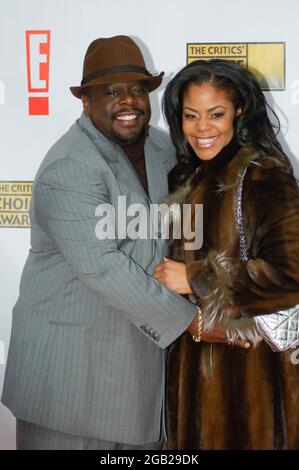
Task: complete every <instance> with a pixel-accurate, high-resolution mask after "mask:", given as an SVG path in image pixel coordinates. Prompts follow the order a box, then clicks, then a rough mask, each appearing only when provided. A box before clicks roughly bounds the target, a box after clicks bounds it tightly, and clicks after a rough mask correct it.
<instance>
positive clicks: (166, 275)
mask: <svg viewBox="0 0 299 470" xmlns="http://www.w3.org/2000/svg"><path fill="white" fill-rule="evenodd" d="M153 278H154V279H157V280H158V281H160V282H162V284H164V285H165V286H166V287H168V288H169V289H171V290H173V291H174V292H177V294H192V290H191V287H190V284H189V282H188V278H187V269H186V265H185V264H184V263H179V262H178V261H173V260H171V259H169V258H166V256H164V263H161V264H158V266H156V267H155V269H154V273H153Z"/></svg>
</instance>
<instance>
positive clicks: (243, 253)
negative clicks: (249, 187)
mask: <svg viewBox="0 0 299 470" xmlns="http://www.w3.org/2000/svg"><path fill="white" fill-rule="evenodd" d="M245 175H246V168H245V170H244V172H243V174H242V176H241V178H240V181H239V184H238V186H237V188H236V194H235V198H236V203H235V211H236V220H237V226H238V233H239V243H240V259H241V261H248V260H249V256H248V248H247V240H246V236H245V229H244V219H243V210H242V199H243V183H244V178H245Z"/></svg>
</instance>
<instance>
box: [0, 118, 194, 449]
mask: <svg viewBox="0 0 299 470" xmlns="http://www.w3.org/2000/svg"><path fill="white" fill-rule="evenodd" d="M145 159H146V167H147V174H148V180H149V195H150V198H149V197H148V196H147V195H146V193H145V191H144V189H143V187H142V185H141V183H140V181H139V179H138V176H137V174H136V172H135V170H134V169H133V167H132V165H131V164H130V162H129V160H128V159H127V157H126V156H125V155H124V154H123V153H122V151H121V150H120V148H119V147H118V146H117V145H115V144H113V143H112V142H110V141H109V140H108V139H106V138H105V137H104V136H102V135H101V134H100V133H99V132H98V131H97V130H96V129H95V128H94V127H93V125H92V123H91V121H90V119H89V118H87V117H85V116H81V118H80V119H79V121H77V122H76V123H75V124H74V125H73V126H72V127H71V129H70V130H69V131H68V132H67V134H65V135H64V136H63V137H62V138H61V139H60V140H59V141H58V142H57V143H56V144H55V145H54V146H53V147H52V149H51V150H50V151H49V153H48V154H47V156H46V158H45V160H44V161H43V163H42V165H41V167H40V169H39V171H38V174H37V177H36V179H35V183H34V190H33V196H32V203H31V208H30V217H31V225H32V228H31V250H30V253H29V256H28V259H27V261H26V264H25V267H24V271H23V274H22V278H21V285H20V295H19V298H18V301H17V303H16V305H15V307H14V311H13V323H12V335H11V343H10V348H9V354H8V361H7V369H6V377H5V382H4V389H3V396H2V401H3V403H4V404H6V405H7V406H8V407H9V408H10V409H11V411H12V412H13V413H14V415H15V416H17V417H18V418H19V419H21V420H24V421H27V422H31V423H35V424H38V425H40V426H45V427H47V428H51V429H55V430H57V431H60V432H64V433H68V434H73V435H76V436H86V437H89V438H96V439H101V440H105V441H113V442H122V443H127V444H133V445H136V444H143V443H146V442H155V441H158V440H159V436H160V431H161V407H162V401H163V394H164V351H163V349H164V348H166V347H167V346H168V345H169V344H170V343H171V342H172V341H173V340H174V339H175V338H176V337H178V336H179V335H180V334H181V333H182V332H183V331H184V330H185V329H186V327H187V325H188V324H189V323H190V322H191V320H192V318H193V317H194V314H195V311H194V310H195V308H194V305H192V304H190V303H189V302H188V301H186V300H185V299H184V298H182V297H180V296H178V295H176V294H174V293H172V292H170V291H169V290H168V289H166V288H164V287H163V286H162V285H161V284H160V283H159V282H157V281H155V280H153V279H152V278H151V276H150V274H151V272H152V269H153V267H154V266H155V265H156V264H158V263H159V262H160V261H161V259H162V256H163V254H166V248H167V247H166V244H165V241H164V240H161V239H158V240H150V239H146V240H141V239H137V240H131V239H116V240H108V239H107V240H98V239H97V238H96V236H95V227H96V223H97V222H98V218H97V217H96V216H95V209H96V207H97V206H98V205H99V204H100V203H109V204H112V205H113V207H114V208H115V210H116V215H118V214H117V196H120V195H123V196H126V197H127V204H128V205H129V204H130V203H142V204H143V205H144V206H145V207H146V208H147V210H148V211H149V204H150V203H151V202H158V201H159V199H161V198H162V197H164V196H165V195H166V193H167V172H168V171H169V169H170V168H171V166H172V165H173V164H174V156H173V153H172V150H171V148H170V144H169V141H168V137H167V136H165V134H163V133H162V132H160V131H158V130H156V129H154V128H150V132H149V137H148V139H147V142H146V146H145Z"/></svg>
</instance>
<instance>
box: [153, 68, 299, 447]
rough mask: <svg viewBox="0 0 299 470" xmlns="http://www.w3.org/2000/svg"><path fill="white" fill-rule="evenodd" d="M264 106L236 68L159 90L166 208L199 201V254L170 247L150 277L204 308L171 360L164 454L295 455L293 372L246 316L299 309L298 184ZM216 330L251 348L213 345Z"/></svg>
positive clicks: (297, 411)
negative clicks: (170, 163) (167, 164)
mask: <svg viewBox="0 0 299 470" xmlns="http://www.w3.org/2000/svg"><path fill="white" fill-rule="evenodd" d="M267 107H268V105H267V103H266V100H265V97H264V96H263V93H262V91H261V89H260V86H259V84H258V82H257V80H256V79H255V77H254V75H253V74H252V73H251V72H249V71H248V70H246V69H245V68H243V67H241V66H239V65H238V64H236V63H233V62H231V61H224V60H216V59H215V60H211V61H201V60H199V61H196V62H193V63H191V64H190V65H188V66H186V67H185V68H184V69H182V70H181V71H180V72H179V73H178V74H177V75H176V76H175V77H174V79H173V80H172V81H171V82H170V83H169V85H168V86H167V89H166V92H165V96H164V112H165V115H166V119H167V121H168V125H169V128H170V134H171V137H172V141H173V143H174V145H175V147H176V149H177V153H178V157H179V161H178V164H177V166H176V167H175V168H174V169H173V170H172V172H171V174H170V187H171V189H172V190H175V191H174V193H173V194H172V195H171V197H170V200H169V203H170V202H171V203H173V202H179V203H184V204H188V203H189V204H192V205H194V204H203V227H201V229H203V245H202V247H201V249H199V250H196V251H187V250H185V249H184V247H185V242H186V240H185V239H184V238H182V239H181V240H173V242H172V247H171V250H172V252H171V258H173V259H165V262H164V263H162V264H161V265H159V266H157V267H156V269H155V272H154V277H155V278H156V279H158V280H159V281H161V282H163V283H164V284H165V285H166V286H167V287H169V288H170V289H173V290H175V291H176V292H178V293H180V294H189V295H190V294H192V296H191V299H193V300H194V301H195V302H196V303H197V304H198V305H199V306H200V308H201V316H199V318H198V333H197V335H195V336H194V337H193V339H195V340H199V341H200V340H201V342H200V343H199V341H192V337H191V336H190V335H189V334H188V333H185V334H184V335H183V336H182V337H181V338H180V339H179V340H178V341H177V342H176V343H175V344H174V345H173V346H172V348H171V350H170V352H169V363H168V371H169V373H168V383H167V390H168V402H167V403H168V404H167V421H168V444H167V446H168V448H169V449H298V448H299V367H298V366H296V365H293V364H292V362H291V360H290V354H291V351H287V352H284V353H275V352H273V351H272V350H271V349H270V347H269V346H268V345H267V343H266V342H265V341H262V342H259V341H258V338H259V331H258V329H257V327H256V324H255V322H254V320H253V316H254V315H257V314H260V313H265V314H267V313H272V312H275V311H277V310H279V309H287V308H289V307H291V306H294V305H296V304H298V303H299V230H298V228H299V193H298V186H297V183H296V180H295V178H294V176H293V171H292V167H291V164H290V162H289V160H288V158H287V156H286V155H285V154H284V152H283V150H282V148H281V146H280V144H279V143H278V141H277V139H276V136H275V133H274V130H273V127H272V125H271V123H270V121H269V118H268V116H267ZM242 183H243V190H242V193H239V198H240V200H239V202H240V201H241V207H242V211H243V218H244V234H243V235H244V237H243V239H241V245H242V244H243V245H244V246H243V247H242V246H240V220H239V216H237V214H236V207H237V203H238V197H237V194H238V193H237V190H238V189H239V190H240V188H241V186H240V185H241V184H242ZM240 194H241V195H240ZM190 230H191V227H190ZM244 247H245V248H246V249H247V253H248V258H242V256H241V252H240V249H241V248H243V249H244ZM241 251H242V250H241ZM174 260H176V261H174ZM217 325H221V326H222V328H224V329H225V330H226V335H227V338H228V343H232V342H233V341H234V340H236V339H239V338H242V339H247V340H249V341H250V343H251V347H250V348H249V349H240V348H230V347H228V345H225V344H221V343H215V344H210V343H208V342H207V341H210V338H211V334H212V335H213V331H214V329H217ZM196 336H198V338H196Z"/></svg>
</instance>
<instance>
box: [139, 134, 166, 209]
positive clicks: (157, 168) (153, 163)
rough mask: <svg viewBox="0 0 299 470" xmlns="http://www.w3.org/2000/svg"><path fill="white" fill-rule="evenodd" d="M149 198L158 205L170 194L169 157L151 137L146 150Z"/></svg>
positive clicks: (146, 144)
mask: <svg viewBox="0 0 299 470" xmlns="http://www.w3.org/2000/svg"><path fill="white" fill-rule="evenodd" d="M144 154H145V163H146V173H147V179H148V188H149V197H150V200H151V202H152V203H154V204H158V203H159V202H161V200H162V199H164V198H165V197H166V196H167V194H168V181H167V161H168V159H169V155H168V153H167V151H165V150H164V149H162V148H161V147H160V146H158V145H157V144H156V142H154V140H153V138H152V137H151V135H149V138H148V139H147V140H146V142H145V148H144Z"/></svg>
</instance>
